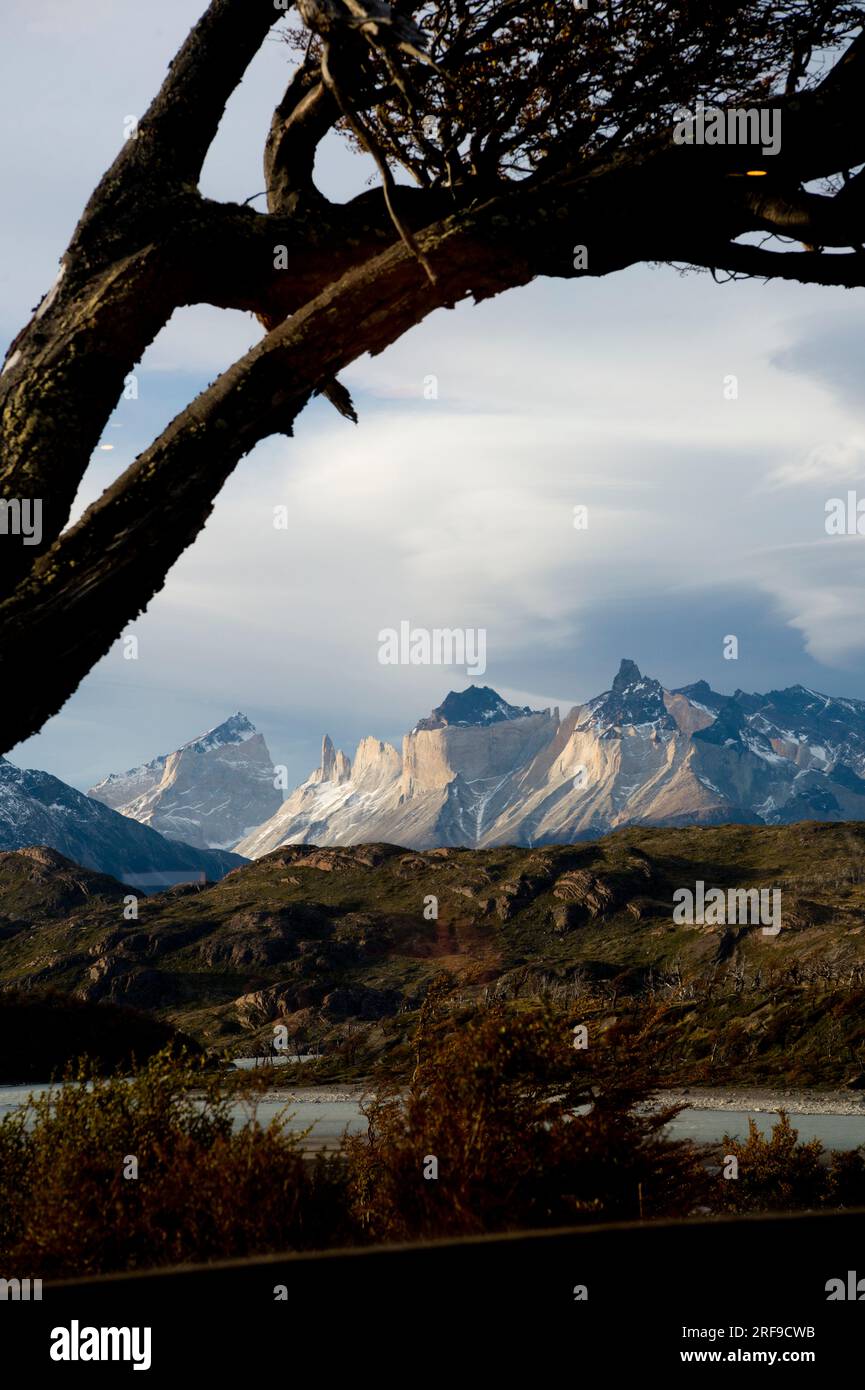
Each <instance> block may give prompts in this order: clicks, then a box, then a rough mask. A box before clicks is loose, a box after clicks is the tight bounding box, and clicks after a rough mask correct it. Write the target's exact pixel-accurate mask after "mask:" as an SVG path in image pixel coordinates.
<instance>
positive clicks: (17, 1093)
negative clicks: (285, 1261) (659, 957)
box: [0, 1084, 865, 1149]
mask: <svg viewBox="0 0 865 1390" xmlns="http://www.w3.org/2000/svg"><path fill="white" fill-rule="evenodd" d="M50 1089H51V1088H50V1085H47V1084H46V1085H41V1086H33V1085H25V1086H0V1119H2V1117H3V1115H6V1114H9V1113H10V1112H11V1111H13V1110H15V1109H17V1107H18V1106H19V1105H21V1104H22V1103H23V1102H24V1101H25V1100H26V1098H27V1096H28V1095H41V1094H44V1093H45V1092H46V1091H48V1090H50ZM334 1089H338V1088H337V1087H335V1088H334ZM286 1107H287V1117H286V1123H287V1125H288V1127H289V1128H290V1129H292V1130H295V1131H297V1130H304V1129H307V1128H308V1127H309V1126H312V1132H311V1134H310V1137H309V1147H310V1148H311V1149H320V1148H328V1147H331V1146H333V1145H334V1144H336V1143H337V1142H338V1140H339V1138H340V1136H341V1135H342V1134H343V1132H344V1131H345V1130H346V1129H348V1130H349V1131H350V1132H351V1133H352V1134H360V1133H362V1132H363V1130H364V1129H365V1127H366V1121H365V1120H364V1118H363V1116H362V1115H361V1113H360V1110H359V1106H358V1102H357V1100H308V1099H305V1098H303V1099H299V1100H295V1101H290V1102H287V1101H286V1100H285V1098H284V1097H282V1096H279V1095H277V1094H276V1093H274V1092H270V1093H269V1094H267V1095H266V1096H265V1097H264V1098H263V1099H262V1100H260V1101H259V1103H258V1106H257V1114H258V1117H259V1120H261V1121H262V1122H263V1123H266V1122H267V1121H268V1120H270V1119H272V1118H273V1117H274V1116H276V1115H278V1114H279V1112H280V1111H281V1110H283V1109H286ZM247 1114H248V1110H247V1108H246V1107H245V1106H243V1105H242V1104H239V1105H238V1106H237V1107H236V1116H237V1122H238V1124H241V1123H242V1122H243V1120H244V1118H245V1116H246V1115H247ZM751 1118H753V1119H754V1120H756V1122H757V1125H758V1127H759V1129H760V1131H761V1133H763V1134H768V1133H769V1131H770V1130H771V1128H772V1125H773V1124H775V1123H776V1122H777V1120H778V1116H777V1114H773V1113H772V1112H769V1111H766V1112H759V1111H752V1112H749V1111H747V1110H683V1111H682V1113H681V1115H678V1116H677V1117H676V1118H675V1119H674V1120H673V1122H672V1124H671V1125H670V1126H669V1133H670V1135H671V1137H673V1138H676V1139H693V1140H695V1141H696V1142H697V1143H701V1144H712V1143H719V1142H720V1141H721V1139H722V1138H723V1136H724V1135H725V1134H729V1135H731V1136H732V1137H733V1138H737V1139H739V1138H742V1139H744V1138H746V1137H747V1134H748V1120H749V1119H751ZM790 1122H791V1124H792V1125H793V1128H794V1129H796V1130H798V1132H799V1138H800V1140H801V1141H802V1142H804V1143H807V1142H808V1141H809V1140H811V1139H819V1140H820V1142H821V1144H823V1146H824V1148H827V1149H855V1148H856V1147H857V1145H859V1144H865V1114H862V1115H791V1117H790Z"/></svg>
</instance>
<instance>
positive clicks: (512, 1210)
mask: <svg viewBox="0 0 865 1390" xmlns="http://www.w3.org/2000/svg"><path fill="white" fill-rule="evenodd" d="M573 1043H574V1039H573V1037H572V1036H571V1031H570V1029H569V1026H568V1021H567V1019H566V1018H563V1017H562V1015H561V1014H556V1013H553V1012H551V1011H550V1010H548V1009H542V1008H539V1009H536V1010H533V1011H528V1012H515V1011H513V1010H507V1009H505V1008H503V1007H501V1008H492V1009H490V1010H488V1011H482V1012H480V1013H479V1014H477V1015H476V1016H475V1017H474V1018H473V1019H472V1020H470V1021H469V1022H468V1023H467V1024H466V1025H464V1026H463V1027H462V1028H461V1029H460V1030H459V1031H454V1029H453V1028H452V1026H449V1025H448V1019H447V1017H446V1016H445V1015H444V1014H442V1013H441V1012H440V1011H439V1010H438V1007H437V1001H436V998H435V996H434V995H431V997H430V998H429V999H428V1000H427V1003H426V1004H425V1006H424V1010H423V1014H422V1017H421V1022H420V1026H419V1030H418V1035H417V1039H416V1045H415V1046H416V1065H415V1068H414V1072H413V1075H412V1077H411V1081H410V1083H409V1085H408V1087H407V1088H406V1089H405V1090H404V1091H403V1090H400V1089H398V1088H396V1087H395V1086H391V1087H390V1088H389V1089H379V1090H378V1092H377V1094H376V1095H375V1097H374V1098H373V1099H371V1100H370V1101H369V1103H368V1104H367V1106H366V1107H365V1114H366V1116H367V1119H368V1122H369V1128H368V1132H367V1133H366V1134H362V1135H355V1136H351V1137H349V1138H347V1139H346V1140H345V1141H344V1144H343V1152H344V1154H345V1157H346V1161H347V1164H348V1177H349V1190H350V1199H351V1203H352V1214H353V1216H354V1218H355V1220H356V1221H357V1223H358V1226H359V1227H360V1229H361V1231H362V1232H364V1233H365V1234H366V1235H367V1237H370V1238H373V1239H376V1240H408V1239H414V1238H419V1237H430V1236H444V1235H465V1234H472V1233H481V1232H485V1231H498V1230H505V1229H512V1228H520V1227H544V1226H556V1225H567V1224H573V1223H576V1222H583V1221H586V1220H587V1219H590V1220H600V1219H604V1220H617V1219H632V1218H638V1217H639V1216H640V1215H641V1214H645V1215H647V1216H649V1215H651V1216H658V1215H684V1214H686V1213H687V1212H689V1211H691V1210H692V1209H693V1208H694V1205H695V1204H696V1203H697V1202H698V1201H699V1200H700V1197H701V1194H702V1191H703V1188H704V1185H705V1172H704V1169H703V1167H702V1165H701V1163H700V1160H699V1154H698V1151H697V1149H696V1148H695V1147H694V1146H693V1145H691V1144H689V1143H683V1142H673V1141H671V1140H670V1139H668V1138H667V1137H666V1136H665V1135H664V1132H663V1131H664V1128H665V1126H666V1125H667V1123H668V1122H669V1120H670V1119H671V1118H672V1116H673V1115H674V1114H675V1113H677V1111H676V1109H675V1108H669V1107H668V1108H666V1109H656V1110H652V1111H650V1110H648V1109H646V1108H645V1105H646V1102H647V1101H648V1099H649V1097H650V1095H651V1093H652V1088H653V1076H652V1070H651V1064H650V1055H651V1050H650V1045H649V1041H648V1038H647V1036H646V1034H645V1033H644V1032H643V1031H641V1028H640V1027H639V1026H636V1025H632V1026H630V1027H629V1026H627V1025H624V1024H618V1025H615V1026H613V1027H611V1028H609V1029H607V1030H606V1031H605V1032H604V1031H602V1030H601V1029H600V1028H599V1029H598V1034H597V1036H594V1037H593V1036H590V1037H589V1038H588V1046H587V1047H586V1048H585V1049H581V1050H579V1051H577V1050H575V1049H574V1046H573Z"/></svg>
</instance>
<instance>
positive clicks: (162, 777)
mask: <svg viewBox="0 0 865 1390" xmlns="http://www.w3.org/2000/svg"><path fill="white" fill-rule="evenodd" d="M87 795H88V796H89V797H91V798H92V799H93V800H94V801H100V802H102V803H103V805H106V806H109V807H110V808H111V809H112V810H114V811H119V812H120V813H121V814H122V815H124V816H128V817H129V818H130V819H132V820H136V821H139V822H141V824H142V825H147V826H149V827H150V828H151V829H153V830H158V831H159V832H160V833H161V834H163V835H164V836H165V837H166V838H167V839H169V840H182V841H183V842H184V843H186V844H191V845H195V846H197V847H199V848H201V849H231V848H233V846H234V845H235V844H236V843H237V842H238V840H241V839H242V838H243V837H244V835H246V834H247V833H249V831H251V830H254V829H255V827H256V826H258V825H260V824H261V823H262V821H264V820H267V819H268V818H269V817H270V816H271V815H273V814H274V812H275V811H276V810H277V809H278V808H279V805H280V804H281V802H282V795H281V793H280V792H278V791H277V790H276V787H275V783H274V768H273V760H272V759H271V756H270V752H269V750H268V747H267V744H266V743H265V741H264V738H263V737H262V735H261V734H260V733H258V731H257V729H256V728H255V725H254V724H253V723H252V722H251V721H250V720H249V719H248V718H247V716H246V715H245V714H242V713H241V712H240V711H238V712H237V713H236V714H232V715H230V716H229V718H228V719H226V720H224V721H223V722H222V723H221V724H217V725H216V726H215V727H214V728H212V729H208V730H207V731H206V732H205V733H203V734H198V735H196V737H195V738H192V739H189V740H188V741H187V742H186V743H183V744H181V745H180V747H179V748H176V749H175V750H174V751H173V752H172V753H163V754H160V755H159V756H158V757H156V758H153V759H151V760H150V762H147V763H142V764H141V765H140V766H138V767H133V768H129V769H128V770H127V771H126V772H112V773H109V775H108V776H107V777H104V778H103V779H102V781H101V782H98V783H97V784H96V785H95V786H94V787H91V788H90V789H89V791H88V793H87Z"/></svg>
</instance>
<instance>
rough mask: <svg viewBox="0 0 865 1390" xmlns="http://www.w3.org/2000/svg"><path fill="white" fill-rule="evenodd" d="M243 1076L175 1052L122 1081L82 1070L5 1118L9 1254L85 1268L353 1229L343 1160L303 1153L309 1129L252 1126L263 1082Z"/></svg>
mask: <svg viewBox="0 0 865 1390" xmlns="http://www.w3.org/2000/svg"><path fill="white" fill-rule="evenodd" d="M242 1083H243V1089H242V1090H239V1089H238V1086H237V1080H236V1079H234V1078H232V1080H231V1081H230V1082H229V1081H228V1080H227V1079H226V1078H225V1077H223V1076H222V1075H220V1074H219V1073H218V1072H215V1071H213V1070H208V1069H207V1068H206V1067H204V1065H203V1064H202V1063H201V1062H200V1061H199V1060H197V1059H194V1058H191V1057H188V1056H184V1057H182V1058H180V1059H179V1060H178V1059H177V1058H172V1057H171V1055H170V1053H169V1052H167V1051H166V1052H163V1053H160V1054H159V1055H158V1056H157V1057H155V1058H154V1059H152V1060H151V1061H150V1062H148V1063H147V1064H146V1065H144V1066H143V1067H142V1068H141V1069H139V1070H138V1071H136V1072H135V1073H134V1074H133V1075H132V1076H131V1077H129V1078H126V1079H124V1078H119V1077H118V1078H111V1079H100V1078H98V1077H93V1076H91V1075H88V1072H87V1069H86V1068H82V1069H79V1071H78V1073H77V1075H76V1076H74V1077H72V1076H70V1077H69V1078H68V1079H67V1081H66V1083H65V1085H64V1086H63V1087H62V1088H55V1089H53V1090H52V1091H50V1092H48V1093H46V1094H43V1095H41V1096H37V1097H35V1098H33V1099H31V1100H30V1101H29V1102H28V1103H27V1104H26V1105H25V1106H23V1107H22V1108H21V1109H20V1110H18V1111H16V1112H14V1113H13V1114H11V1115H9V1116H7V1117H5V1119H4V1121H3V1123H2V1124H0V1256H2V1259H3V1261H4V1263H5V1265H7V1266H9V1267H12V1268H18V1269H25V1270H28V1271H33V1273H34V1274H37V1275H39V1276H40V1277H50V1276H51V1275H57V1276H59V1275H61V1274H65V1275H72V1274H81V1275H85V1274H91V1273H97V1272H99V1271H103V1270H116V1269H132V1268H144V1267H147V1266H153V1265H161V1264H172V1263H176V1262H180V1261H195V1260H207V1259H215V1258H219V1257H225V1256H232V1255H245V1254H248V1253H252V1252H263V1251H267V1250H276V1249H291V1248H295V1249H303V1248H308V1247H318V1246H325V1245H329V1244H334V1243H340V1242H342V1241H344V1240H345V1239H347V1237H348V1234H349V1232H348V1230H347V1229H346V1228H345V1226H344V1224H341V1223H343V1222H344V1213H345V1202H344V1199H343V1197H342V1177H341V1168H340V1165H339V1163H338V1162H337V1161H334V1160H328V1159H320V1160H319V1161H318V1162H317V1163H315V1164H311V1163H309V1162H306V1161H305V1160H304V1158H303V1153H302V1136H298V1135H296V1134H292V1133H290V1132H289V1131H287V1130H286V1129H285V1128H284V1127H283V1126H282V1125H281V1124H280V1122H279V1119H275V1120H273V1121H272V1122H271V1123H270V1124H268V1125H266V1126H262V1125H260V1124H259V1123H257V1122H256V1120H255V1117H254V1099H255V1093H256V1091H257V1090H258V1089H260V1087H261V1085H262V1082H261V1080H260V1079H259V1078H257V1077H255V1076H254V1075H252V1076H249V1077H247V1078H242ZM243 1094H246V1095H247V1096H248V1097H249V1100H250V1114H249V1117H248V1118H247V1121H246V1123H244V1124H242V1125H241V1126H239V1127H237V1126H235V1124H234V1123H233V1120H232V1107H233V1106H235V1105H236V1103H237V1101H238V1099H239V1097H240V1096H242V1095H243Z"/></svg>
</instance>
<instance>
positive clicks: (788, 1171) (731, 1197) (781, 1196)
mask: <svg viewBox="0 0 865 1390" xmlns="http://www.w3.org/2000/svg"><path fill="white" fill-rule="evenodd" d="M721 1142H722V1147H723V1151H724V1156H725V1162H726V1161H727V1160H728V1159H729V1158H734V1159H735V1160H736V1164H737V1167H738V1171H737V1173H736V1176H734V1177H730V1178H725V1179H723V1180H721V1181H720V1182H719V1186H718V1201H719V1203H720V1205H721V1207H722V1208H723V1209H725V1210H727V1211H793V1210H796V1209H797V1208H802V1207H812V1206H819V1205H821V1204H822V1203H823V1202H824V1201H825V1198H826V1193H827V1182H828V1175H827V1170H826V1166H825V1164H824V1163H823V1161H822V1159H823V1145H822V1144H821V1143H820V1140H819V1139H812V1140H811V1141H810V1143H808V1144H800V1143H799V1132H798V1130H796V1129H794V1128H793V1126H792V1125H791V1123H790V1118H789V1116H788V1115H787V1113H786V1111H784V1110H782V1111H781V1112H780V1118H779V1120H778V1122H777V1124H775V1125H773V1126H772V1130H771V1132H770V1134H769V1135H768V1136H764V1135H763V1134H762V1133H761V1131H760V1129H759V1127H758V1125H757V1122H756V1120H751V1119H749V1121H748V1138H747V1139H731V1138H730V1136H729V1135H728V1134H725V1135H724V1138H723V1140H722V1141H721ZM733 1171H735V1170H733Z"/></svg>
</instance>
